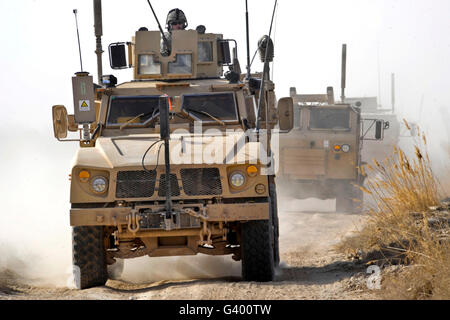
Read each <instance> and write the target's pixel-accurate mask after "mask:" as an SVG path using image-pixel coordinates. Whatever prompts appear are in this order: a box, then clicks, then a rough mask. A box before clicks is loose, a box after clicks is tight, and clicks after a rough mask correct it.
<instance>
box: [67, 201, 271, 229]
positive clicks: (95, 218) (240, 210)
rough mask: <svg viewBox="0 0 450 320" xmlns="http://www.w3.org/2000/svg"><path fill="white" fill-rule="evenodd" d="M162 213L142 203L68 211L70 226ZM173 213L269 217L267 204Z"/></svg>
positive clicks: (212, 218) (219, 218) (227, 218)
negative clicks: (132, 205) (140, 214)
mask: <svg viewBox="0 0 450 320" xmlns="http://www.w3.org/2000/svg"><path fill="white" fill-rule="evenodd" d="M143 211H152V212H163V211H164V205H147V206H145V205H143V206H136V207H135V208H131V207H114V208H88V209H84V208H83V209H78V208H74V209H71V210H70V225H71V226H73V227H75V226H115V227H118V226H120V225H127V224H128V223H129V222H130V220H131V218H132V217H133V216H136V214H138V213H139V212H143ZM173 211H174V212H187V211H189V212H197V213H198V217H199V218H201V220H203V221H207V222H232V221H249V220H268V219H269V203H267V202H264V203H227V204H223V203H219V204H208V205H203V204H197V205H196V204H194V205H193V204H184V205H180V204H178V205H174V206H173Z"/></svg>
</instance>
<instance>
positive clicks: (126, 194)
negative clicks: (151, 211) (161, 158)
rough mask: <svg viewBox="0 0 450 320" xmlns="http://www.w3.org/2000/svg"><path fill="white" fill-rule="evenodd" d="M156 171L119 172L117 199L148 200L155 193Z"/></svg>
mask: <svg viewBox="0 0 450 320" xmlns="http://www.w3.org/2000/svg"><path fill="white" fill-rule="evenodd" d="M155 184H156V172H155V171H119V172H118V173H117V184H116V197H117V198H147V197H151V196H153V193H154V192H155Z"/></svg>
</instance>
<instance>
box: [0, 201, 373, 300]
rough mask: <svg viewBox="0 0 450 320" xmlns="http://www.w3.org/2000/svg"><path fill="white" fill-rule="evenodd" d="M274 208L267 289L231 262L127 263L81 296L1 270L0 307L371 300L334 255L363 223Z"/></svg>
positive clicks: (310, 210) (295, 206) (327, 205)
mask: <svg viewBox="0 0 450 320" xmlns="http://www.w3.org/2000/svg"><path fill="white" fill-rule="evenodd" d="M279 207H280V212H279V218H280V252H281V265H280V268H279V269H278V270H277V276H276V279H275V281H274V282H271V283H255V282H243V281H241V279H240V262H234V261H233V260H232V259H231V257H209V256H204V255H198V256H195V257H177V258H173V257H170V258H153V259H150V258H147V257H144V258H139V259H134V260H126V261H125V269H124V272H123V274H122V276H121V278H120V279H118V280H108V282H107V283H106V285H105V286H103V287H98V288H91V289H88V290H83V291H78V290H75V289H69V288H68V287H67V286H65V287H64V286H63V287H52V286H35V285H32V284H30V283H29V282H27V279H21V278H20V276H18V275H16V274H14V273H13V272H11V271H10V270H3V271H2V272H1V273H0V299H65V300H72V299H77V300H82V299H120V300H129V299H130V300H131V299H195V300H201V299H229V300H233V299H275V300H278V299H280V300H281V299H287V300H299V299H376V295H375V292H373V291H370V290H368V289H367V288H365V287H364V285H361V283H364V273H365V269H364V266H358V265H356V264H354V263H352V262H350V261H348V260H347V259H346V258H345V257H344V256H343V255H340V254H337V253H336V252H334V251H333V245H334V244H336V243H337V242H338V241H339V240H340V239H341V238H342V237H345V236H346V235H348V234H349V233H350V232H351V230H354V228H355V226H357V225H358V224H360V223H362V222H361V221H362V217H361V216H359V215H353V214H346V213H334V212H333V208H334V200H328V201H312V200H303V201H300V200H293V199H279ZM317 208H320V209H321V211H318V210H317ZM355 274H357V275H359V276H358V277H359V280H358V281H359V285H357V284H355V283H357V282H356V280H355V279H356V278H358V277H354V275H355ZM352 277H353V278H352ZM361 279H362V280H361Z"/></svg>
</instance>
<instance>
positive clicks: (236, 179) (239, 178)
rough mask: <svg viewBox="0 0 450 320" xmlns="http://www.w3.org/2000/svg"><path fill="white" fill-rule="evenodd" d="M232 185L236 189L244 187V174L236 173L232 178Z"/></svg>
mask: <svg viewBox="0 0 450 320" xmlns="http://www.w3.org/2000/svg"><path fill="white" fill-rule="evenodd" d="M230 183H231V185H232V186H233V187H235V188H239V187H242V186H243V185H244V183H245V177H244V175H243V174H242V173H240V172H235V173H233V174H232V175H231V177H230Z"/></svg>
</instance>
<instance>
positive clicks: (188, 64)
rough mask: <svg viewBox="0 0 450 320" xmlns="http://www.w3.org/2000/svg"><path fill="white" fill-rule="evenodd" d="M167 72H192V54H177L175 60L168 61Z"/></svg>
mask: <svg viewBox="0 0 450 320" xmlns="http://www.w3.org/2000/svg"><path fill="white" fill-rule="evenodd" d="M169 73H173V74H192V54H177V55H176V60H175V62H169Z"/></svg>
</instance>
